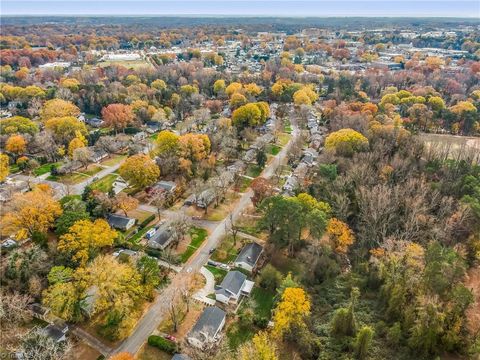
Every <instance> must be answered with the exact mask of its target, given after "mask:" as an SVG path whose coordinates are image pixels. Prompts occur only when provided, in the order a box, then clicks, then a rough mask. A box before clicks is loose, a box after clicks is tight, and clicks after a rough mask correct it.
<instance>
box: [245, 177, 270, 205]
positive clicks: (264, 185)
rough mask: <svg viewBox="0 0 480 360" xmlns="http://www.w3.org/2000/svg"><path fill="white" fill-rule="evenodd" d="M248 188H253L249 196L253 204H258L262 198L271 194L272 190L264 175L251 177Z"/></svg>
mask: <svg viewBox="0 0 480 360" xmlns="http://www.w3.org/2000/svg"><path fill="white" fill-rule="evenodd" d="M250 188H251V189H252V190H253V196H252V198H251V200H252V204H253V206H257V205H259V204H260V203H261V202H262V201H263V199H265V198H267V197H269V196H270V195H272V192H273V186H272V184H271V183H270V181H269V180H267V179H265V178H264V177H257V178H255V179H253V181H252V182H251V184H250Z"/></svg>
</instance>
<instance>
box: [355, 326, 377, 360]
mask: <svg viewBox="0 0 480 360" xmlns="http://www.w3.org/2000/svg"><path fill="white" fill-rule="evenodd" d="M372 338H373V330H372V328H371V327H370V326H364V327H362V328H361V329H360V331H359V332H358V334H357V337H356V338H355V354H356V356H357V358H358V359H360V360H363V359H366V358H367V355H368V351H369V350H370V346H371V345H372Z"/></svg>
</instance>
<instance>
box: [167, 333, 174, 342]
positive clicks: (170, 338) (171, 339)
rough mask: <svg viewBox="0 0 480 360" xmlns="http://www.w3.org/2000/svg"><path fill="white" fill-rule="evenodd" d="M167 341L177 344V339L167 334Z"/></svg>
mask: <svg viewBox="0 0 480 360" xmlns="http://www.w3.org/2000/svg"><path fill="white" fill-rule="evenodd" d="M164 337H165V339H167V340H170V341H173V342H177V338H176V337H175V336H173V335H169V334H166V335H165V336H164Z"/></svg>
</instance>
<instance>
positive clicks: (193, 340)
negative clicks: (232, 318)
mask: <svg viewBox="0 0 480 360" xmlns="http://www.w3.org/2000/svg"><path fill="white" fill-rule="evenodd" d="M226 315H227V314H226V313H225V311H223V310H222V309H220V308H218V307H216V306H209V307H207V308H205V310H203V313H202V315H200V318H199V319H198V320H197V322H196V324H195V325H194V327H193V328H192V330H190V332H189V333H188V335H187V341H188V342H189V343H190V345H192V346H194V347H197V348H200V349H202V348H207V347H209V346H211V345H213V344H214V343H215V342H217V341H218V340H219V338H220V332H221V331H222V329H223V327H224V326H225V318H226Z"/></svg>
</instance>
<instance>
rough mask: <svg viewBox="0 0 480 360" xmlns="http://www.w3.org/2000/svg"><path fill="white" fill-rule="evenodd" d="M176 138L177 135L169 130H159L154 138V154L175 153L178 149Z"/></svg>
mask: <svg viewBox="0 0 480 360" xmlns="http://www.w3.org/2000/svg"><path fill="white" fill-rule="evenodd" d="M178 139H179V136H178V135H177V134H175V133H173V132H171V131H168V130H163V131H160V132H159V133H158V136H157V138H156V140H155V145H156V149H155V152H156V154H158V155H166V154H172V153H175V152H176V151H177V150H178Z"/></svg>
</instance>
